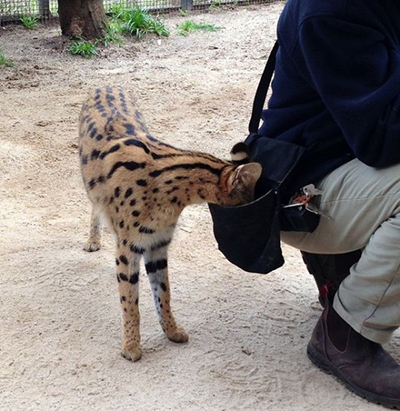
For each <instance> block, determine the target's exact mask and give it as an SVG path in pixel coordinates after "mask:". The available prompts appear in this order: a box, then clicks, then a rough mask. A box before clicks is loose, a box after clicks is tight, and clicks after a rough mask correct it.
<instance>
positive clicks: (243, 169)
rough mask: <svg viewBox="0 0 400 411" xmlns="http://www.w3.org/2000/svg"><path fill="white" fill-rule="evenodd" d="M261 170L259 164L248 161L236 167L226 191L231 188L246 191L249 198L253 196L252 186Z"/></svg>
mask: <svg viewBox="0 0 400 411" xmlns="http://www.w3.org/2000/svg"><path fill="white" fill-rule="evenodd" d="M261 172H262V167H261V164H259V163H248V164H243V165H241V166H239V167H237V168H236V169H235V170H234V171H233V173H232V176H231V178H230V181H229V183H230V184H229V187H228V192H229V193H230V192H232V191H233V190H235V191H238V192H242V193H247V194H248V195H249V197H250V198H253V197H254V188H255V186H256V183H257V181H258V180H259V178H260V176H261Z"/></svg>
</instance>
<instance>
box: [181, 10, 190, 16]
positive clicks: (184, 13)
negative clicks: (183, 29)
mask: <svg viewBox="0 0 400 411" xmlns="http://www.w3.org/2000/svg"><path fill="white" fill-rule="evenodd" d="M179 13H180V15H181V16H182V17H186V16H187V15H188V14H189V12H188V11H187V10H182V9H179Z"/></svg>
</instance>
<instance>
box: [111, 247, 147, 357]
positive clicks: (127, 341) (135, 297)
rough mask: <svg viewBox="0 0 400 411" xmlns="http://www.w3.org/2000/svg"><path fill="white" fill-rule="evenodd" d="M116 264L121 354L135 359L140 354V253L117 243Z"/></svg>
mask: <svg viewBox="0 0 400 411" xmlns="http://www.w3.org/2000/svg"><path fill="white" fill-rule="evenodd" d="M116 264H117V280H118V289H119V296H120V302H121V309H122V321H123V324H122V325H123V342H122V351H121V354H122V356H123V357H125V358H126V359H128V360H131V361H137V360H139V359H140V357H141V356H142V349H141V347H140V313H139V267H140V265H139V264H140V255H138V254H136V253H134V252H132V251H131V249H130V248H129V247H127V246H125V247H124V246H121V245H119V246H118V248H117V254H116Z"/></svg>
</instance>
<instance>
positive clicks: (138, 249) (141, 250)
mask: <svg viewBox="0 0 400 411" xmlns="http://www.w3.org/2000/svg"><path fill="white" fill-rule="evenodd" d="M130 249H131V251H132V252H133V253H135V254H143V253H144V252H145V251H146V250H145V249H144V248H141V247H137V246H136V245H133V244H132V245H131V246H130Z"/></svg>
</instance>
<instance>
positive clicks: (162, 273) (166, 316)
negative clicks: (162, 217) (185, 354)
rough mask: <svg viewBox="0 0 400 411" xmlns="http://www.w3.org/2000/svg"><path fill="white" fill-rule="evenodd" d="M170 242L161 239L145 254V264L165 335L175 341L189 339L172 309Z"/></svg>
mask: <svg viewBox="0 0 400 411" xmlns="http://www.w3.org/2000/svg"><path fill="white" fill-rule="evenodd" d="M168 243H169V242H167V241H160V242H159V243H158V244H155V245H154V246H153V247H151V249H148V250H146V252H145V254H144V258H145V266H146V271H147V275H148V277H149V281H150V285H151V290H152V292H153V298H154V305H155V308H156V311H157V315H158V320H159V322H160V325H161V328H162V329H163V331H164V333H165V335H166V336H167V337H168V338H169V339H170V340H171V341H174V342H185V341H187V340H188V339H189V336H188V334H187V332H186V331H185V330H184V328H183V327H181V326H178V325H177V324H176V321H175V318H174V316H173V314H172V311H171V291H170V287H169V281H168V259H167V253H168Z"/></svg>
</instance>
